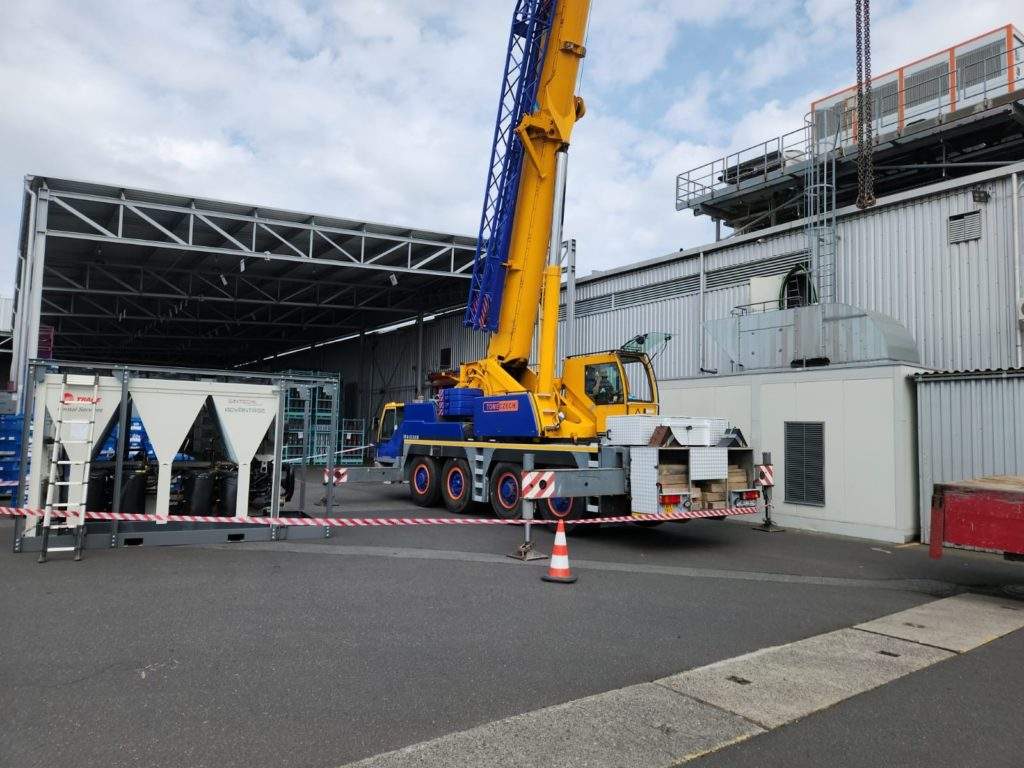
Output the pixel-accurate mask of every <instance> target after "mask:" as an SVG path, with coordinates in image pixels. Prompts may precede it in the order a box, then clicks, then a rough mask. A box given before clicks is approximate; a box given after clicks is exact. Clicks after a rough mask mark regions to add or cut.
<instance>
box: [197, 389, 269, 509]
mask: <svg viewBox="0 0 1024 768" xmlns="http://www.w3.org/2000/svg"><path fill="white" fill-rule="evenodd" d="M215 386H216V387H217V389H216V390H215V392H214V395H213V407H214V409H215V410H216V412H217V419H218V420H219V421H220V428H221V434H222V436H223V438H224V447H225V448H226V449H227V451H228V455H229V456H230V457H231V460H232V461H233V462H235V463H236V464H238V490H237V493H236V499H235V516H236V517H248V516H249V475H250V469H251V465H252V458H253V456H255V455H256V449H257V448H259V447H260V443H261V442H262V441H263V437H264V436H265V435H266V434H267V429H268V428H269V427H270V424H271V423H272V422H273V421H274V417H275V416H276V415H277V404H278V390H277V387H271V386H265V385H259V384H221V385H215ZM222 390H229V391H222ZM271 492H274V491H273V489H272V491H271Z"/></svg>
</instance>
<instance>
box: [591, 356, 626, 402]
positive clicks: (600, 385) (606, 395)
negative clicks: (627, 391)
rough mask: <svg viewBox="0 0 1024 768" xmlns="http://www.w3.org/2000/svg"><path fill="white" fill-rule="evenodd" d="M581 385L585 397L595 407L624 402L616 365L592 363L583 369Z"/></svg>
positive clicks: (620, 377) (620, 378) (620, 379)
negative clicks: (585, 391)
mask: <svg viewBox="0 0 1024 768" xmlns="http://www.w3.org/2000/svg"><path fill="white" fill-rule="evenodd" d="M583 384H584V387H586V390H587V396H588V397H589V398H590V399H591V400H593V401H594V403H595V404H596V405H615V404H619V403H622V402H624V399H623V398H624V393H623V388H622V376H621V375H620V374H619V366H618V365H617V364H616V363H594V364H593V365H588V366H587V367H586V368H585V369H584V373H583Z"/></svg>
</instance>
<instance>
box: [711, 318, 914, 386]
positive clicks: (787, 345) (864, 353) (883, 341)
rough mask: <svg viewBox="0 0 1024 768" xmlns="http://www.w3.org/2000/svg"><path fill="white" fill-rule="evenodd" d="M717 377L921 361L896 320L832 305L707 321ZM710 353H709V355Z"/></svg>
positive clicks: (911, 337) (912, 339) (908, 333)
mask: <svg viewBox="0 0 1024 768" xmlns="http://www.w3.org/2000/svg"><path fill="white" fill-rule="evenodd" d="M706 328H707V333H708V335H709V336H710V338H711V340H712V342H713V346H712V350H714V349H715V348H717V349H718V350H719V357H718V365H717V366H716V367H717V370H718V371H719V372H721V373H727V372H736V371H751V370H764V369H770V368H794V367H804V366H814V365H841V364H848V363H866V362H879V361H895V362H903V363H917V362H920V355H919V354H918V351H917V343H916V342H915V341H914V337H913V336H911V335H910V332H909V331H908V330H907V329H906V328H905V327H904V326H903V325H902V324H900V323H899V322H898V321H896V320H894V319H893V318H891V317H888V316H886V315H882V314H879V313H878V312H870V311H868V310H864V309H860V308H859V307H853V306H850V305H849V304H839V303H836V302H831V303H828V304H812V305H810V306H806V307H796V308H794V309H781V310H777V311H771V312H753V313H748V314H742V315H737V316H734V317H729V318H724V319H721V320H710V321H708V322H707V324H706ZM712 354H713V353H712Z"/></svg>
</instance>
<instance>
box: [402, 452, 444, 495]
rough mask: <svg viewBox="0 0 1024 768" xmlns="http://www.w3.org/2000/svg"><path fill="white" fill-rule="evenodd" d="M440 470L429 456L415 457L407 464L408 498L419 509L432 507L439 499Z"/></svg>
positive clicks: (434, 460)
mask: <svg viewBox="0 0 1024 768" xmlns="http://www.w3.org/2000/svg"><path fill="white" fill-rule="evenodd" d="M440 474H441V472H440V468H439V467H438V466H437V460H436V459H434V458H432V457H430V456H417V457H415V458H414V459H413V460H412V461H411V462H409V496H410V497H412V501H413V503H414V504H416V506H419V507H433V506H435V505H436V504H437V502H438V501H440V499H441V482H440V477H439V476H440Z"/></svg>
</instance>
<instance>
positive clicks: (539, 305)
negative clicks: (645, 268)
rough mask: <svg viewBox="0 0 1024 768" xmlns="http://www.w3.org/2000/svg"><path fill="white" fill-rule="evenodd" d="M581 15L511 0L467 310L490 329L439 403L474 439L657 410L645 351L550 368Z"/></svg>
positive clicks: (588, 431)
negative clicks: (643, 390)
mask: <svg viewBox="0 0 1024 768" xmlns="http://www.w3.org/2000/svg"><path fill="white" fill-rule="evenodd" d="M589 14H590V0H517V2H516V9H515V13H514V15H513V18H512V32H511V35H510V38H509V47H508V52H507V54H506V60H505V79H504V81H503V84H502V90H501V99H500V101H499V108H498V120H497V125H496V128H495V133H494V145H493V149H492V151H491V162H490V166H489V173H488V180H487V187H486V193H485V197H484V207H483V215H482V216H481V225H480V237H479V238H478V244H477V255H476V259H475V260H474V263H473V279H472V282H471V285H470V292H469V301H468V304H467V308H466V319H465V322H466V324H467V325H469V326H470V327H472V328H475V329H476V330H480V331H484V332H487V333H490V334H491V338H490V340H489V342H488V346H487V354H486V355H485V356H484V357H483V358H481V359H479V360H476V361H474V362H467V363H462V365H461V368H460V370H459V380H458V384H457V386H456V387H454V388H452V389H451V390H450V391H448V392H442V393H441V395H440V400H439V415H440V417H441V418H442V419H451V418H459V414H465V415H469V414H470V412H472V431H473V433H474V434H476V435H477V436H481V437H493V436H503V435H516V436H522V437H543V438H550V439H556V440H559V439H561V440H565V439H580V438H584V439H590V438H593V437H594V436H595V435H596V434H597V433H598V432H599V431H600V430H602V429H604V423H605V418H606V417H607V416H608V415H615V414H625V413H650V412H656V411H657V400H656V396H655V395H654V393H656V386H655V384H654V381H653V371H652V369H651V368H650V361H649V360H648V359H647V358H646V356H644V355H642V354H641V355H635V354H634V355H632V356H629V355H627V356H626V357H623V354H621V353H620V351H618V350H616V351H611V352H603V353H596V354H592V355H585V356H576V357H573V358H571V359H569V360H567V361H566V362H565V365H564V366H563V369H562V371H561V372H559V371H558V370H557V367H558V351H557V338H558V306H559V297H560V293H561V268H560V264H559V249H560V245H561V217H562V210H563V202H564V197H563V195H564V182H565V176H566V164H567V158H568V154H567V152H568V148H569V141H570V139H571V137H572V130H573V127H574V126H575V124H576V121H577V120H579V119H580V118H581V117H583V114H584V112H585V107H584V104H583V99H581V98H580V97H579V96H577V95H576V83H577V80H578V76H579V71H580V62H581V61H582V59H583V57H584V56H585V55H586V49H585V47H584V40H585V35H586V30H587V19H588V17H589ZM538 314H539V315H540V323H539V325H540V344H539V354H538V356H537V366H536V369H533V368H531V367H530V365H529V361H530V355H531V352H532V350H533V342H534V334H535V331H536V327H537V325H538V323H537V318H538ZM626 365H639V366H640V369H641V370H640V371H639V375H640V376H641V377H642V378H645V379H648V380H649V382H650V383H649V385H648V386H647V390H648V392H649V393H650V394H645V395H643V396H639V395H638V394H637V392H639V391H640V387H639V385H637V387H636V390H635V391H634V392H633V394H632V395H630V394H629V384H628V383H627V379H628V377H629V375H630V374H629V373H627V371H626ZM630 398H632V399H630Z"/></svg>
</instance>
